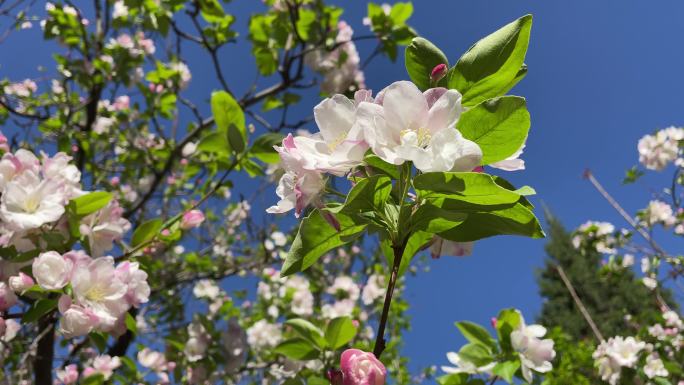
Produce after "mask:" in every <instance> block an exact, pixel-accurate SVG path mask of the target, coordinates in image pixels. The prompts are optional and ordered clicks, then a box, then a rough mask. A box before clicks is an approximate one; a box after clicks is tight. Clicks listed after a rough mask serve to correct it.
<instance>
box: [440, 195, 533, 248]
mask: <svg viewBox="0 0 684 385" xmlns="http://www.w3.org/2000/svg"><path fill="white" fill-rule="evenodd" d="M452 202H453V201H452ZM452 202H446V201H445V203H444V205H445V206H449V205H450V203H452ZM455 203H458V202H455ZM502 206H503V208H500V209H496V210H492V211H487V212H474V213H469V214H468V218H466V220H465V221H464V222H463V223H462V224H460V225H458V226H456V227H454V228H453V229H451V230H447V231H445V232H442V233H440V234H439V235H440V236H441V237H442V238H444V239H448V240H450V241H455V242H470V241H476V240H478V239H482V238H487V237H492V236H495V235H521V236H525V237H530V238H543V237H544V236H545V235H544V231H543V230H542V227H541V224H540V223H539V220H538V219H537V217H535V216H534V213H532V211H531V210H530V209H529V208H527V207H525V205H524V204H522V203H520V202H518V203H516V204H514V205H502ZM492 207H499V206H492Z"/></svg>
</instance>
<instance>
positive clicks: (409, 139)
mask: <svg viewBox="0 0 684 385" xmlns="http://www.w3.org/2000/svg"><path fill="white" fill-rule="evenodd" d="M399 135H400V136H401V144H402V145H404V146H416V147H427V145H428V144H430V139H432V135H430V131H429V130H428V129H427V128H425V127H420V128H418V129H417V130H414V129H410V128H407V129H404V130H402V131H401V133H400V134H399Z"/></svg>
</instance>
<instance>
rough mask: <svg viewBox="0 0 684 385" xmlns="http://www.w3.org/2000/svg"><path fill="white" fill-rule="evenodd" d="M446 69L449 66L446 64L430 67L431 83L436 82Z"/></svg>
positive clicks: (444, 74)
mask: <svg viewBox="0 0 684 385" xmlns="http://www.w3.org/2000/svg"><path fill="white" fill-rule="evenodd" d="M447 71H449V68H447V65H446V64H444V63H442V64H437V65H436V66H435V68H433V69H432V72H430V80H431V81H432V82H433V83H437V82H438V81H440V80H442V78H444V77H445V76H446V74H447Z"/></svg>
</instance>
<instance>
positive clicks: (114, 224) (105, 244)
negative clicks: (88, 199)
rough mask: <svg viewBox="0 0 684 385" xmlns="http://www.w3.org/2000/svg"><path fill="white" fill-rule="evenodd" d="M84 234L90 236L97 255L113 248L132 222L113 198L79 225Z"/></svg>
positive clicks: (93, 253) (89, 239)
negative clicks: (124, 215)
mask: <svg viewBox="0 0 684 385" xmlns="http://www.w3.org/2000/svg"><path fill="white" fill-rule="evenodd" d="M79 229H80V232H81V234H82V235H85V236H87V237H88V244H89V246H90V252H91V254H92V255H93V256H95V257H100V256H102V255H103V254H104V253H105V252H107V251H109V250H111V249H112V247H113V245H114V242H117V241H120V240H121V239H122V238H123V236H124V235H125V234H126V233H127V232H128V231H129V230H130V229H131V223H130V222H129V221H128V220H127V219H126V218H124V217H123V208H121V206H119V202H117V201H116V200H112V201H111V202H109V203H108V204H107V206H105V207H104V208H102V209H100V210H98V211H96V212H94V213H92V214H90V215H88V216H86V217H85V218H83V219H82V220H81V225H80V226H79Z"/></svg>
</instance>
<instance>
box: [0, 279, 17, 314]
mask: <svg viewBox="0 0 684 385" xmlns="http://www.w3.org/2000/svg"><path fill="white" fill-rule="evenodd" d="M17 301H18V299H17V296H16V295H15V294H14V292H13V291H12V289H10V287H9V286H8V285H7V284H6V283H5V282H0V311H5V310H7V309H9V308H11V307H12V306H14V305H15V304H16V303H17Z"/></svg>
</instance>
